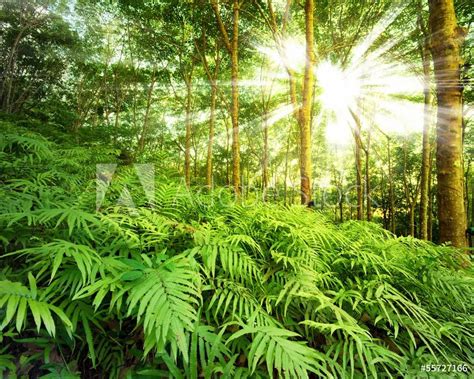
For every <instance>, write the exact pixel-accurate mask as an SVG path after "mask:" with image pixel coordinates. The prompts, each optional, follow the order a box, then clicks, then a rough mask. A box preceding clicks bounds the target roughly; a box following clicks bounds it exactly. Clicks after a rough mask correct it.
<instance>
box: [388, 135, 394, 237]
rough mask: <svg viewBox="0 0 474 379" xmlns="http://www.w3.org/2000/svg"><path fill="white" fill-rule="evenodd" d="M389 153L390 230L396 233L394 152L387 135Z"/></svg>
mask: <svg viewBox="0 0 474 379" xmlns="http://www.w3.org/2000/svg"><path fill="white" fill-rule="evenodd" d="M387 155H388V192H389V203H390V206H389V210H390V212H389V214H390V231H391V232H392V233H393V234H395V195H394V190H393V175H392V156H391V155H392V152H391V150H390V138H389V137H387Z"/></svg>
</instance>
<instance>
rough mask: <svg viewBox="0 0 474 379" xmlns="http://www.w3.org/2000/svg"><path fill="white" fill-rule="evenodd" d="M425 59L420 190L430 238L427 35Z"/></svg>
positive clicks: (423, 230)
mask: <svg viewBox="0 0 474 379" xmlns="http://www.w3.org/2000/svg"><path fill="white" fill-rule="evenodd" d="M421 53H422V61H423V78H424V125H423V142H422V158H421V190H420V238H421V239H424V240H426V239H428V201H429V199H428V197H429V194H428V191H429V176H430V175H429V173H430V170H431V162H430V150H431V144H430V128H431V122H432V114H431V104H432V102H433V100H432V95H431V69H430V50H429V42H428V39H427V37H425V43H424V45H423V47H422V50H421Z"/></svg>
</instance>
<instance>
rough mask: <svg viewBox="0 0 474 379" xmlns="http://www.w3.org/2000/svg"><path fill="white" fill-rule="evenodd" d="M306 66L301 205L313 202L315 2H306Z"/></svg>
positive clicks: (301, 139) (302, 133)
mask: <svg viewBox="0 0 474 379" xmlns="http://www.w3.org/2000/svg"><path fill="white" fill-rule="evenodd" d="M305 24H306V66H305V71H304V82H303V105H302V108H301V114H300V149H301V151H300V174H301V204H308V203H309V201H311V176H312V162H311V109H312V106H313V86H314V61H315V58H314V51H313V43H314V1H313V0H306V2H305Z"/></svg>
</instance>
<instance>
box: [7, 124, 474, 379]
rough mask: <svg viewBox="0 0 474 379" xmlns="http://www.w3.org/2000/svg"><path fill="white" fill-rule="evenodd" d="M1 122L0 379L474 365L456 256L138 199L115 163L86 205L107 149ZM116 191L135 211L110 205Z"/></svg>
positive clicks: (253, 215)
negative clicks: (99, 200)
mask: <svg viewBox="0 0 474 379" xmlns="http://www.w3.org/2000/svg"><path fill="white" fill-rule="evenodd" d="M4 126H5V127H4V128H3V129H2V130H3V134H2V138H1V139H0V140H1V141H2V144H1V149H0V152H1V154H2V158H3V159H2V163H1V164H2V173H1V174H0V181H1V193H2V198H3V199H4V201H3V202H2V203H1V205H0V207H1V211H2V215H1V217H0V238H1V241H2V248H1V250H0V259H1V262H2V264H1V267H2V269H1V270H0V339H1V341H2V346H4V348H2V350H0V372H2V373H3V375H6V376H7V377H15V375H22V373H28V372H29V373H30V374H31V375H35V374H34V373H38V372H39V373H40V374H38V375H45V376H44V377H53V376H54V375H56V376H54V377H74V376H75V375H78V373H80V375H81V376H82V377H83V376H88V375H90V376H94V375H100V376H106V377H137V378H140V377H173V378H198V377H205V378H212V377H224V378H248V377H252V378H268V377H285V378H287V377H288V378H305V377H310V376H312V375H318V376H321V377H334V378H359V377H371V378H372V377H390V376H391V377H400V376H410V375H412V376H413V375H417V373H419V370H420V365H421V364H426V363H427V362H429V363H436V362H440V363H443V362H450V363H453V364H454V363H469V364H471V365H472V364H473V363H474V361H473V356H472V351H473V349H474V334H473V332H472V331H473V330H474V318H473V316H472V314H473V301H472V299H473V298H474V296H473V295H474V293H473V288H474V286H473V285H474V277H473V272H472V269H471V268H463V266H462V263H463V260H462V259H461V256H460V255H458V253H457V252H456V251H455V250H454V249H452V248H450V247H444V246H441V247H439V246H435V245H433V244H431V243H428V242H422V241H419V240H416V239H413V238H406V237H404V238H396V237H394V236H393V235H391V234H390V233H388V232H387V231H385V230H384V229H382V228H381V227H378V226H377V225H375V224H371V223H363V222H346V223H344V224H341V225H338V226H337V225H334V224H332V223H330V222H329V221H327V220H326V219H325V217H324V216H323V215H321V214H319V213H317V212H313V211H310V210H308V209H306V208H303V207H300V206H291V207H282V206H279V205H271V204H261V203H252V204H249V203H245V202H242V203H240V204H237V203H234V202H233V201H231V200H229V199H228V198H227V197H225V196H223V195H222V193H211V194H200V195H198V194H194V193H191V192H189V191H188V190H186V189H184V188H182V187H181V186H179V185H177V184H174V183H169V182H167V181H166V180H164V179H162V178H160V179H157V180H156V183H155V200H154V203H153V204H150V203H149V201H148V199H147V197H146V196H145V193H144V191H143V190H142V189H141V187H140V186H139V181H138V179H137V178H136V173H135V172H134V171H133V170H131V169H130V168H127V167H119V168H118V170H117V172H116V173H115V176H114V177H113V180H112V183H111V184H110V187H109V188H108V189H107V193H106V199H105V201H104V205H103V206H102V207H101V208H100V210H99V211H96V210H95V209H96V204H95V201H96V194H95V188H96V187H95V185H96V179H95V176H94V174H95V165H94V163H91V162H98V163H100V162H101V159H103V160H102V162H110V160H109V161H108V160H107V159H113V155H112V154H109V155H107V154H105V153H103V154H102V155H99V154H97V153H96V152H95V151H93V150H91V151H89V150H87V149H84V148H77V147H68V146H67V145H63V146H61V148H59V146H57V145H55V144H54V143H52V142H50V141H48V140H47V139H45V138H44V137H41V136H40V135H38V134H34V133H31V132H27V131H26V130H24V129H21V128H15V127H13V126H12V125H10V124H8V125H7V124H4ZM94 159H95V160H94ZM86 161H88V162H90V163H89V164H88V165H84V163H83V162H86ZM112 162H113V161H112ZM20 166H21V167H23V170H22V171H21V172H20V173H19V172H18V171H17V170H16V169H15V168H16V167H20ZM123 185H126V186H127V187H128V188H130V194H131V196H132V199H133V202H134V204H135V205H136V206H137V207H136V208H135V209H130V208H127V207H126V206H124V205H117V204H116V201H117V199H119V198H120V194H121V191H122V186H123ZM38 351H40V352H41V353H38ZM20 356H21V358H19V357H20ZM34 370H36V371H34Z"/></svg>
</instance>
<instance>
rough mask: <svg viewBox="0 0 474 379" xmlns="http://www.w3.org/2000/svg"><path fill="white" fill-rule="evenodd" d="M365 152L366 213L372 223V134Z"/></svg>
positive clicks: (368, 138)
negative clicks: (370, 160)
mask: <svg viewBox="0 0 474 379" xmlns="http://www.w3.org/2000/svg"><path fill="white" fill-rule="evenodd" d="M364 152H365V199H366V213H367V221H372V207H371V199H370V196H371V194H370V164H369V163H370V162H369V158H370V132H369V134H368V136H367V144H366V147H365V149H364Z"/></svg>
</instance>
